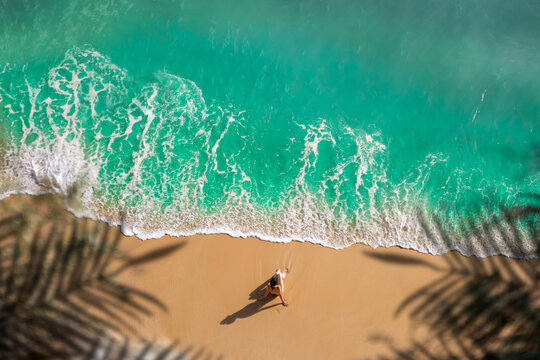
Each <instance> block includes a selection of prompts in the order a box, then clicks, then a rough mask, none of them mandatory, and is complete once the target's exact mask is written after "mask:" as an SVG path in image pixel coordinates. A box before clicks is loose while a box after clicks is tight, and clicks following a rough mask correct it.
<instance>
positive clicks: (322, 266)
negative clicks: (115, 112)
mask: <svg viewBox="0 0 540 360" xmlns="http://www.w3.org/2000/svg"><path fill="white" fill-rule="evenodd" d="M10 201H11V204H12V205H13V204H14V206H15V207H19V211H23V212H28V211H30V210H28V209H33V211H35V210H36V209H37V211H39V212H41V213H42V214H45V213H46V214H48V215H49V216H52V215H50V213H51V212H50V210H45V209H48V208H50V205H47V204H50V203H51V202H54V201H53V200H50V197H49V198H45V200H44V199H43V198H40V199H35V198H31V197H16V198H13V197H11V200H10ZM56 202H57V203H58V201H56ZM21 204H23V205H24V206H23V205H21ZM44 204H45V205H44ZM21 206H22V208H21ZM55 206H57V207H58V205H55ZM21 209H22V210H21ZM25 209H26V210H25ZM55 211H56V213H59V214H60V217H61V218H62V219H63V220H62V221H65V222H66V223H68V222H69V221H71V219H70V217H72V215H71V214H69V213H67V212H65V211H63V210H60V211H59V210H55ZM115 231H116V232H118V228H116V229H115ZM172 244H182V246H181V247H180V248H179V249H178V250H176V251H175V252H173V253H172V254H168V255H167V256H164V257H161V258H159V259H158V260H155V261H148V262H144V263H142V264H139V265H137V266H133V267H130V268H129V269H128V270H127V271H124V272H122V273H121V274H120V275H119V279H118V281H120V282H123V283H127V284H130V285H132V286H135V287H137V288H139V289H142V290H144V291H146V292H148V293H150V294H153V295H154V296H156V297H157V298H158V299H160V300H161V301H162V302H163V303H164V305H165V309H162V310H160V309H158V310H156V311H154V313H153V314H152V315H151V316H147V317H145V318H144V319H143V321H142V323H140V322H136V321H135V320H130V321H131V323H132V325H133V326H134V327H136V328H137V329H139V330H140V331H141V333H142V334H143V335H144V337H145V338H146V339H150V340H158V341H167V340H171V341H173V340H176V341H178V343H177V349H178V350H179V351H183V352H185V354H186V355H187V356H188V358H200V359H217V358H223V359H368V358H369V359H375V358H383V357H384V356H386V355H388V356H390V355H392V354H393V357H394V358H395V355H396V354H395V353H392V349H406V348H408V347H410V346H411V345H412V344H414V342H415V341H416V342H418V341H425V340H424V339H427V338H426V337H425V335H426V328H425V327H424V326H423V325H422V324H419V323H415V322H414V321H412V320H411V317H410V316H409V314H408V313H407V312H406V311H404V312H398V309H399V308H400V306H401V305H403V304H404V301H405V300H406V299H407V297H409V296H411V295H412V294H414V293H416V292H417V291H418V290H419V289H421V288H422V287H423V286H424V285H426V284H428V283H430V282H431V281H434V280H435V281H437V280H436V279H438V278H440V276H441V275H442V276H444V269H447V268H448V266H449V264H450V262H451V261H454V262H455V261H457V260H458V261H463V262H465V263H466V262H467V261H469V259H467V258H464V257H462V256H460V255H457V254H456V253H449V254H445V255H443V256H432V255H427V254H420V253H418V252H415V251H412V250H404V249H399V248H391V249H384V248H378V249H372V248H370V247H368V246H364V245H355V246H351V247H349V248H347V249H343V250H333V249H329V248H324V247H322V246H318V245H313V244H309V243H300V242H292V243H288V244H282V243H271V242H266V241H261V240H259V239H255V238H245V239H244V238H232V237H230V236H227V235H199V236H192V237H186V238H174V237H169V236H165V237H163V238H160V239H154V240H147V241H144V242H143V241H141V240H139V239H137V238H136V237H126V236H123V237H122V239H121V242H120V247H121V249H122V251H123V252H125V253H127V254H129V255H130V256H133V257H136V256H138V255H142V254H145V253H149V252H152V251H154V250H156V249H162V248H167V247H168V246H170V245H172ZM278 267H279V268H281V269H286V268H288V269H289V274H288V276H287V278H286V279H285V297H286V299H287V300H288V301H289V306H288V307H284V306H282V305H281V302H280V301H279V298H275V297H269V298H268V300H267V301H256V298H257V297H258V296H260V295H261V294H262V293H263V287H264V285H265V284H266V282H267V281H268V279H269V278H270V276H271V275H272V274H273V272H274V270H275V269H276V268H278Z"/></svg>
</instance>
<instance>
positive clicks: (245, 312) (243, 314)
mask: <svg viewBox="0 0 540 360" xmlns="http://www.w3.org/2000/svg"><path fill="white" fill-rule="evenodd" d="M269 281H270V279H268V280H266V281H265V282H263V283H262V284H261V285H259V286H257V288H256V289H255V290H253V291H252V292H251V293H250V294H249V300H253V302H251V303H249V304H247V305H246V306H244V307H243V308H242V309H240V310H238V311H237V312H235V313H234V314H231V315H229V316H227V317H226V318H225V319H223V320H221V322H220V324H221V325H230V324H232V323H233V322H234V321H235V320H236V319H244V318H247V317H250V316H251V315H255V314H256V313H258V312H259V311H263V310H267V309H270V308H273V307H274V306H280V305H281V303H280V304H274V305H269V306H265V305H266V304H268V303H269V302H270V301H271V300H272V299H274V298H275V297H276V296H275V295H272V294H269V295H268V296H267V297H266V298H265V299H264V300H260V301H259V300H257V298H258V297H259V296H262V295H264V288H265V287H266V285H267V284H268V282H269Z"/></svg>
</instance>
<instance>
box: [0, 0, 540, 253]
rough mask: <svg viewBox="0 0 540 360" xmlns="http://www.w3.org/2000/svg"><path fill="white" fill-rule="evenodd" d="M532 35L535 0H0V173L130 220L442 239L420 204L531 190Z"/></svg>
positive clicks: (537, 27)
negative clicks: (431, 231) (430, 229)
mask: <svg viewBox="0 0 540 360" xmlns="http://www.w3.org/2000/svg"><path fill="white" fill-rule="evenodd" d="M539 39H540V3H539V2H535V1H522V2H518V3H516V2H512V1H498V2H493V1H447V2H444V1H427V0H424V1H408V2H396V1H344V0H343V1H338V0H332V1H330V0H328V1H313V0H309V1H308V0H305V1H278V0H272V1H260V2H253V1H234V2H233V1H231V2H229V1H200V0H198V1H195V0H193V1H190V0H185V1H159V2H157V1H142V0H138V1H114V0H113V1H107V2H98V1H95V2H89V1H70V2H67V1H65V2H61V1H40V2H34V1H27V2H25V1H17V2H15V1H4V2H3V4H2V5H0V72H1V74H0V105H2V106H1V107H0V111H1V112H0V121H1V125H2V129H1V130H2V132H1V134H0V136H2V138H3V139H2V140H3V141H2V144H4V145H3V146H4V147H5V148H6V149H7V155H6V156H5V161H4V163H5V164H4V165H3V173H4V174H5V175H4V176H3V178H4V179H7V180H3V181H4V183H3V184H2V186H1V188H0V190H2V192H3V193H4V195H7V194H10V193H14V192H26V193H32V194H37V193H43V192H54V193H59V194H61V195H63V196H65V198H66V201H67V206H68V207H69V208H70V209H71V210H73V211H74V212H76V213H78V214H80V215H85V216H92V217H99V218H102V219H105V220H108V221H110V222H112V223H120V222H122V223H123V225H124V230H125V231H126V232H134V233H136V234H137V235H139V236H141V237H143V238H146V237H152V236H160V235H162V234H164V233H172V234H192V233H212V232H228V233H231V234H234V235H242V236H244V235H255V236H259V237H261V238H263V239H269V240H274V241H289V240H291V239H296V240H303V241H311V242H316V243H321V244H323V245H326V246H330V247H335V248H341V247H344V246H348V245H351V244H353V243H356V242H363V243H367V244H370V245H372V246H379V245H383V246H390V245H400V246H404V247H412V248H415V249H418V250H421V251H427V252H432V253H440V252H443V251H445V250H447V249H446V248H443V247H441V245H440V244H438V243H436V242H434V241H432V239H430V237H429V236H427V235H426V233H425V231H424V230H423V228H422V222H421V221H419V218H418V217H419V215H418V214H436V215H437V216H438V217H440V218H441V219H444V222H445V226H446V227H447V229H448V230H449V231H450V230H452V231H458V232H459V230H460V229H463V224H465V223H467V222H469V223H470V221H471V218H475V217H479V218H486V217H490V216H495V215H496V214H497V213H500V209H501V206H504V207H512V206H514V205H527V204H528V203H529V202H531V201H533V202H534V201H536V200H534V199H535V198H534V196H532V197H531V195H530V194H537V193H538V192H539V190H540V183H539V181H538V175H539V171H540V160H539V159H540V135H539V134H538V131H536V130H537V128H538V124H539V123H540V80H539V79H540V62H539V61H538V59H539V58H540V41H539ZM531 199H532V200H531ZM462 232H463V231H462ZM471 242H472V243H471ZM520 246H521V245H520ZM523 246H525V247H527V245H523ZM454 247H457V248H459V249H460V250H461V251H462V252H464V253H468V254H470V253H482V251H481V250H479V249H478V247H477V246H476V244H474V239H471V238H469V237H467V238H464V239H462V240H460V241H458V242H456V243H455V244H454ZM488 252H489V251H488ZM496 252H497V251H496ZM498 252H504V253H508V254H512V251H510V250H508V251H506V250H501V251H498Z"/></svg>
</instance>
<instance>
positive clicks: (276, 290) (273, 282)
mask: <svg viewBox="0 0 540 360" xmlns="http://www.w3.org/2000/svg"><path fill="white" fill-rule="evenodd" d="M288 271H289V269H287V272H288ZM287 272H281V270H280V269H277V270H276V273H275V274H274V275H273V276H272V278H271V279H270V283H269V284H268V285H266V288H265V292H264V295H263V296H262V297H260V298H259V300H262V299H264V298H266V297H267V296H268V294H272V295H277V296H279V298H280V299H281V303H282V304H283V306H289V303H288V302H287V300H285V299H284V298H283V295H284V294H285V285H284V284H283V279H285V276H287Z"/></svg>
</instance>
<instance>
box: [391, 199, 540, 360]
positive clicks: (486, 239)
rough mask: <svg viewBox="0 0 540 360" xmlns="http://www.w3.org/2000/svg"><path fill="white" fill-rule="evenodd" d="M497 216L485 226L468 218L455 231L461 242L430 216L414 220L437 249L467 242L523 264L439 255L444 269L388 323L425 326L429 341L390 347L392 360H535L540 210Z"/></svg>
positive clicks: (539, 322)
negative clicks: (509, 252)
mask: <svg viewBox="0 0 540 360" xmlns="http://www.w3.org/2000/svg"><path fill="white" fill-rule="evenodd" d="M531 199H533V198H531ZM500 210H501V211H500V212H499V214H501V215H500V216H494V217H492V218H491V219H490V221H482V220H479V219H474V217H472V216H470V217H469V221H468V224H467V225H464V226H463V228H462V229H461V232H460V234H467V235H468V236H467V237H465V240H463V238H461V240H459V239H458V236H456V235H455V234H452V233H450V232H449V231H447V230H445V228H444V226H443V223H444V222H443V220H442V219H440V218H438V217H437V216H436V215H432V216H431V217H430V218H427V217H425V216H419V221H420V223H421V224H422V226H423V228H424V231H425V233H426V235H427V236H428V237H429V238H430V239H433V241H434V242H438V244H437V245H438V246H441V247H443V248H445V249H448V250H452V249H455V248H456V243H458V242H459V241H467V240H468V241H470V240H471V238H474V241H475V243H476V244H481V245H480V246H481V247H482V249H480V250H482V251H483V253H493V252H498V250H500V249H501V248H506V249H513V251H515V253H516V254H517V256H518V257H521V258H524V259H528V260H518V259H511V258H507V257H503V256H498V257H487V258H477V257H469V258H466V259H465V258H464V257H463V256H462V255H461V254H459V253H458V252H457V251H450V252H449V253H448V254H446V255H445V256H443V259H444V260H445V261H446V265H447V268H446V270H442V272H441V275H440V276H439V277H438V278H437V279H435V280H434V281H433V282H431V283H429V284H427V285H425V286H423V287H422V288H420V289H418V290H417V291H416V292H414V293H413V294H411V295H409V296H407V297H406V298H405V299H404V300H403V301H402V303H401V304H400V306H399V307H398V309H396V312H395V315H396V316H398V315H401V314H403V313H408V315H409V316H410V317H411V318H412V320H414V321H415V322H418V323H420V324H424V325H426V326H427V328H428V329H429V332H430V335H429V340H428V341H427V342H422V343H413V345H412V346H411V347H410V348H408V349H397V348H394V347H392V346H390V350H391V352H392V353H393V354H394V356H395V358H397V359H486V360H487V359H533V358H535V359H536V358H540V286H539V285H540V261H539V260H538V259H539V258H540V247H539V246H538V244H539V243H540V225H539V224H540V221H539V214H540V206H536V205H527V206H520V207H513V208H508V209H507V208H504V207H500ZM523 244H528V245H530V246H528V248H530V249H533V250H532V251H531V252H529V253H527V252H525V251H523V250H522V249H523V248H527V247H522V245H523ZM482 251H481V252H482ZM439 271H441V270H439ZM428 344H429V346H428Z"/></svg>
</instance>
